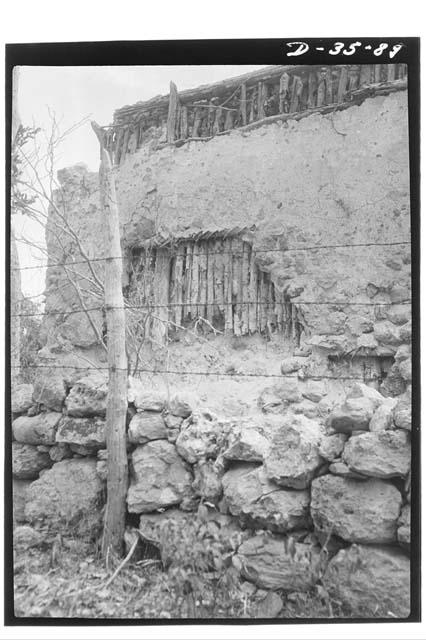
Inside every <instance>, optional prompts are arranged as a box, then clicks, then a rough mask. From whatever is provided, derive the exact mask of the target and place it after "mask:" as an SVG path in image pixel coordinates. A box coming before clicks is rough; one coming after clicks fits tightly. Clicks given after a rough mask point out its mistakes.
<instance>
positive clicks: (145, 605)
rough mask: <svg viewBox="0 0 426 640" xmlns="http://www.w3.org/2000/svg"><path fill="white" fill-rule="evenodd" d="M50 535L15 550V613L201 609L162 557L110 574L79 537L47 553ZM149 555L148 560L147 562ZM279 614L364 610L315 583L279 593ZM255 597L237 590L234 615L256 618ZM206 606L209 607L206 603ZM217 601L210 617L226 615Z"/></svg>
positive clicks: (144, 613)
mask: <svg viewBox="0 0 426 640" xmlns="http://www.w3.org/2000/svg"><path fill="white" fill-rule="evenodd" d="M53 543H54V540H51V541H50V542H48V543H46V544H45V545H44V546H43V547H39V548H33V549H29V550H25V551H23V550H22V551H20V550H18V551H16V552H15V577H14V593H15V595H14V598H15V615H16V616H17V617H38V618H86V619H114V618H116V619H135V620H137V619H148V620H149V619H152V620H158V619H161V618H163V619H177V618H187V617H197V618H200V619H201V620H202V619H203V618H205V615H203V609H204V607H203V604H204V603H203V602H200V601H198V600H197V601H192V602H190V601H189V600H188V602H186V601H185V598H187V596H185V595H184V594H183V593H176V590H175V589H174V588H173V586H172V582H173V581H172V582H171V581H170V579H169V576H168V574H167V573H165V572H163V570H162V566H161V563H159V562H157V561H155V558H152V554H151V557H150V558H146V557H143V555H142V557H141V555H140V554H139V556H136V559H135V560H134V559H132V561H131V562H130V563H129V564H128V565H126V566H125V567H124V568H123V569H122V570H121V571H120V573H119V574H118V575H117V576H116V577H115V578H114V580H113V581H112V582H111V583H110V584H109V586H106V585H107V583H108V580H109V579H110V578H111V576H112V574H113V570H111V571H107V570H106V568H105V565H104V563H103V561H102V560H101V558H100V556H99V552H98V551H97V549H96V547H95V546H94V545H93V544H90V543H84V542H82V541H78V540H72V539H69V540H64V541H63V544H62V546H61V547H60V548H59V549H57V548H56V549H55V554H54V555H52V549H53V548H54V547H53ZM147 560H148V562H147ZM280 595H281V597H282V599H283V609H282V611H281V612H280V614H279V616H278V617H279V618H282V619H292V618H305V619H312V618H348V617H362V615H364V616H365V615H366V614H365V612H364V613H362V612H356V611H348V610H345V609H344V608H343V607H342V606H341V604H340V603H338V602H336V601H333V600H331V599H330V598H329V596H328V594H327V592H326V591H325V590H324V589H323V588H322V587H321V586H317V587H316V588H315V589H313V590H312V591H311V592H309V593H292V594H284V593H281V594H280ZM258 603H259V597H258V596H256V594H254V595H247V593H246V592H245V591H244V589H241V592H240V594H239V605H240V606H238V601H237V606H236V608H235V617H236V618H256V617H257V615H256V612H257V607H258ZM210 611H211V609H210ZM228 615H229V614H227V613H226V611H225V610H223V609H221V607H220V606H218V607H217V608H216V609H215V610H214V611H213V613H210V615H209V618H226V617H228Z"/></svg>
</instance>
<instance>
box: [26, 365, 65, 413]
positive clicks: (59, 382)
mask: <svg viewBox="0 0 426 640" xmlns="http://www.w3.org/2000/svg"><path fill="white" fill-rule="evenodd" d="M65 397H66V386H65V381H64V379H63V377H62V376H61V375H58V372H57V371H52V372H50V373H49V374H48V373H46V374H45V375H43V376H39V377H38V378H37V380H36V381H35V383H34V392H33V400H34V402H37V403H38V404H43V405H44V406H45V407H47V408H48V409H50V410H51V411H62V407H63V406H64V400H65Z"/></svg>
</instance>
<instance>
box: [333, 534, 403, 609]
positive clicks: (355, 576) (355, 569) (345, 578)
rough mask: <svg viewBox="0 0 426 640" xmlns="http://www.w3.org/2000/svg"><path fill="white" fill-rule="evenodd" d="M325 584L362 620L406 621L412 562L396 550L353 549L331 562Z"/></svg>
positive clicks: (342, 552)
mask: <svg viewBox="0 0 426 640" xmlns="http://www.w3.org/2000/svg"><path fill="white" fill-rule="evenodd" d="M323 583H324V586H325V588H326V589H327V591H328V592H329V594H330V595H331V596H332V597H334V598H336V599H338V600H340V601H341V602H343V603H344V604H345V605H346V606H347V607H349V608H350V610H351V611H354V612H356V613H358V615H359V617H366V618H367V617H370V616H373V615H374V616H377V617H389V618H391V619H393V618H394V617H395V616H397V617H401V618H405V617H407V616H408V615H409V613H410V560H409V558H408V557H407V556H406V555H405V554H404V553H403V552H401V551H400V550H398V549H395V548H387V549H383V548H377V547H374V546H373V547H365V546H359V545H352V546H351V547H349V548H348V549H342V550H341V551H339V552H338V553H337V555H336V556H334V558H332V560H331V561H330V563H329V565H328V567H327V570H326V572H325V575H324V577H323Z"/></svg>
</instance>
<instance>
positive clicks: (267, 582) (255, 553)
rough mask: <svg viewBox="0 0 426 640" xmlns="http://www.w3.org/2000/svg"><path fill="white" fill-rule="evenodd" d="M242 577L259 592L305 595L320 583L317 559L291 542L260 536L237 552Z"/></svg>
mask: <svg viewBox="0 0 426 640" xmlns="http://www.w3.org/2000/svg"><path fill="white" fill-rule="evenodd" d="M237 559H238V560H239V561H240V563H241V574H242V576H243V577H244V578H246V579H247V580H249V581H250V582H254V583H255V584H256V585H257V586H258V587H261V588H262V589H272V590H276V589H282V590H283V591H308V589H310V588H311V587H312V586H313V585H314V584H315V583H316V582H317V580H318V579H319V569H320V555H319V551H318V549H317V548H315V547H313V546H312V545H309V544H303V543H300V542H294V541H293V540H292V539H291V538H290V539H288V538H282V537H278V536H270V535H264V536H262V535H259V536H255V537H253V538H249V539H248V540H246V541H245V542H243V544H242V545H241V546H240V547H239V549H238V555H237Z"/></svg>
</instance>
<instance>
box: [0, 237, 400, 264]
mask: <svg viewBox="0 0 426 640" xmlns="http://www.w3.org/2000/svg"><path fill="white" fill-rule="evenodd" d="M190 241H191V239H190V238H189V239H188V240H187V242H190ZM201 241H202V239H201ZM194 242H197V241H196V240H194ZM24 244H26V243H24ZM409 244H411V241H408V240H404V241H401V242H362V243H358V244H330V245H315V246H312V247H291V248H287V249H282V248H281V249H252V251H253V252H254V253H255V254H257V253H288V252H293V251H317V250H320V249H321V250H322V249H324V250H328V249H347V248H359V247H393V246H400V245H409ZM165 246H166V245H165ZM165 246H164V247H162V246H159V245H156V246H154V247H152V248H155V249H158V248H159V249H161V248H165ZM141 248H142V249H144V247H141ZM149 248H150V247H148V249H149ZM174 255H177V253H174V254H171V256H170V257H174ZM190 255H191V256H196V257H204V256H213V255H221V256H223V255H231V256H234V257H242V256H243V255H244V254H243V253H238V252H234V251H209V252H203V253H201V252H200V253H191V254H190ZM132 257H133V258H135V259H137V256H131V255H130V256H129V255H125V256H111V257H101V258H90V259H89V260H76V261H74V262H55V263H53V264H41V265H28V266H25V267H12V268H11V271H27V270H30V269H51V268H54V267H64V266H66V267H72V266H74V265H78V264H87V263H88V262H106V261H107V260H131V259H132Z"/></svg>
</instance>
